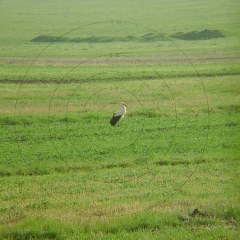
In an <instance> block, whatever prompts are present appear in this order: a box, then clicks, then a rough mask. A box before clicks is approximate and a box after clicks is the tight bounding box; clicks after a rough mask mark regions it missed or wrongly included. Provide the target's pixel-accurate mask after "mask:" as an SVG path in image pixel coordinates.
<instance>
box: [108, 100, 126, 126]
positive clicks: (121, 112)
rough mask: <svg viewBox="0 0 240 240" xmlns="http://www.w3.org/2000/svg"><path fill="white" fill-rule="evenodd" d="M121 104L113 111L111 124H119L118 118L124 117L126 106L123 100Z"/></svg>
mask: <svg viewBox="0 0 240 240" xmlns="http://www.w3.org/2000/svg"><path fill="white" fill-rule="evenodd" d="M121 104H122V108H121V109H119V110H118V111H117V112H115V113H114V114H113V116H112V119H111V120H110V123H111V125H112V126H115V125H116V124H118V126H119V120H120V119H122V118H124V115H125V114H126V112H127V106H126V104H125V103H124V102H122V103H121Z"/></svg>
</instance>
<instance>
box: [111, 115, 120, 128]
mask: <svg viewBox="0 0 240 240" xmlns="http://www.w3.org/2000/svg"><path fill="white" fill-rule="evenodd" d="M121 117H122V115H116V113H114V114H113V116H112V119H111V120H110V123H111V125H112V126H115V125H116V124H117V122H118V121H119V120H120V118H121Z"/></svg>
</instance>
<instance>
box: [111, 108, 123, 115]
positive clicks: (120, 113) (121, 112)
mask: <svg viewBox="0 0 240 240" xmlns="http://www.w3.org/2000/svg"><path fill="white" fill-rule="evenodd" d="M123 114H124V109H123V108H121V109H119V110H118V111H117V112H115V113H114V114H113V116H122V115H123Z"/></svg>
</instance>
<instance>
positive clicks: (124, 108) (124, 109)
mask: <svg viewBox="0 0 240 240" xmlns="http://www.w3.org/2000/svg"><path fill="white" fill-rule="evenodd" d="M123 111H124V114H125V113H126V112H127V108H126V107H125V106H124V105H123Z"/></svg>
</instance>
